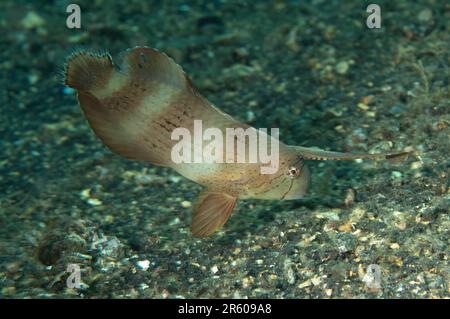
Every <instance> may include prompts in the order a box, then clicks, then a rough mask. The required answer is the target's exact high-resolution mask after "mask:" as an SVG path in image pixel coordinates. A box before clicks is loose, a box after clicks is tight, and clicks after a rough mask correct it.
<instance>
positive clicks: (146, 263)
mask: <svg viewBox="0 0 450 319" xmlns="http://www.w3.org/2000/svg"><path fill="white" fill-rule="evenodd" d="M137 266H138V267H139V268H140V269H142V270H143V271H147V269H148V268H149V267H150V261H148V260H147V259H145V260H139V261H138V262H137Z"/></svg>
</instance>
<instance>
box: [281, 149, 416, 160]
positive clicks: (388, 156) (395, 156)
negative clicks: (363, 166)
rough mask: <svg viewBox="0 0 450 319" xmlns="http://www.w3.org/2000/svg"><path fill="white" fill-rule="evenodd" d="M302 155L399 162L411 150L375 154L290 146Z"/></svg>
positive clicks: (305, 157)
mask: <svg viewBox="0 0 450 319" xmlns="http://www.w3.org/2000/svg"><path fill="white" fill-rule="evenodd" d="M290 147H291V148H293V149H294V150H295V151H296V152H297V153H298V154H299V155H300V156H301V157H303V158H304V159H309V160H319V161H322V160H324V161H326V160H334V161H339V160H353V159H359V158H361V159H365V158H367V159H378V160H379V159H385V160H387V161H389V163H391V164H399V163H402V162H404V161H406V160H407V159H408V155H409V154H410V152H398V153H375V154H354V153H341V152H333V151H325V150H322V149H319V148H313V147H302V146H290Z"/></svg>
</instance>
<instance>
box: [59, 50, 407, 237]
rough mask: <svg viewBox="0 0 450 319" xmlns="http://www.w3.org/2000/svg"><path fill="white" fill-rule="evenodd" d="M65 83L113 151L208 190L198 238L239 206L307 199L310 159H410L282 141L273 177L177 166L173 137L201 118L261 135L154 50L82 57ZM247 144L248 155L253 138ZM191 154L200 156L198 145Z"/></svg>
mask: <svg viewBox="0 0 450 319" xmlns="http://www.w3.org/2000/svg"><path fill="white" fill-rule="evenodd" d="M64 83H65V85H66V86H68V87H70V88H73V89H74V90H75V91H76V93H77V99H78V102H79V105H80V107H81V110H82V113H83V114H84V117H85V118H86V119H87V122H88V123H89V125H90V127H91V128H92V130H93V131H94V133H95V134H96V136H97V137H98V138H99V139H100V140H101V141H102V142H103V143H104V144H105V145H106V146H107V147H108V148H109V149H110V150H111V151H112V152H114V153H116V154H119V155H121V156H123V157H125V158H128V159H132V160H140V161H145V162H150V163H152V164H154V165H158V166H162V167H169V168H172V169H174V170H175V171H177V172H178V173H179V174H181V175H183V176H184V177H186V178H188V179H190V180H192V181H194V182H196V183H198V184H200V185H202V186H203V190H202V191H201V192H200V194H199V195H198V198H197V200H196V201H195V203H194V205H193V210H192V222H191V227H190V228H191V231H192V234H193V236H195V237H198V238H204V237H208V236H210V235H212V234H214V233H215V232H216V231H218V230H219V229H221V228H222V227H223V226H224V225H225V223H226V222H227V221H228V219H229V218H230V216H231V214H232V212H233V210H234V208H235V206H236V203H237V201H238V200H241V199H242V200H245V199H265V200H296V199H300V198H303V197H305V196H306V194H307V190H308V188H309V186H310V180H311V176H310V170H309V168H308V165H307V163H306V162H307V161H309V160H353V159H373V160H388V161H389V162H390V163H394V164H395V163H401V162H403V161H405V160H406V158H407V157H408V154H409V152H405V151H399V152H393V153H376V154H355V153H342V152H334V151H326V150H322V149H319V148H314V147H304V146H296V145H287V144H284V143H282V142H279V144H278V167H277V169H276V171H275V172H273V173H271V174H262V173H261V172H262V170H261V167H262V166H263V163H262V162H261V160H260V159H258V160H257V161H256V162H242V163H241V162H240V163H229V162H222V163H217V162H211V163H185V162H181V163H178V162H174V161H173V160H172V150H173V148H174V146H175V145H176V144H177V143H178V142H179V141H177V140H174V139H173V135H172V133H173V131H174V130H175V129H177V128H186V129H188V130H192V129H193V128H194V122H195V121H198V120H201V121H202V125H203V127H204V128H218V129H219V130H220V131H222V132H225V130H226V129H227V128H234V129H243V130H247V129H248V130H256V129H254V128H253V127H251V126H250V125H248V124H245V123H242V122H240V121H238V120H236V119H234V118H233V117H232V116H230V115H228V114H226V113H225V112H223V111H221V110H220V109H219V108H218V107H216V106H214V105H213V104H212V103H211V102H210V101H208V100H207V99H206V98H205V97H203V96H202V95H201V94H200V92H199V91H198V90H197V89H196V87H195V86H194V85H193V83H192V80H191V79H190V77H189V76H188V75H187V74H186V73H185V72H184V71H183V69H182V68H181V66H179V65H178V64H177V63H176V62H175V61H174V60H173V59H172V58H170V57H169V56H167V55H166V54H165V53H163V52H160V51H158V50H156V49H153V48H149V47H135V48H131V49H128V50H126V51H125V53H124V54H123V58H122V62H121V64H120V66H117V65H115V64H114V62H113V59H112V57H111V56H110V55H109V54H108V53H95V52H91V51H86V50H79V51H76V52H74V53H73V54H71V55H69V56H68V58H67V60H66V63H65V66H64ZM270 138H273V137H272V136H269V139H270ZM192 143H194V142H192ZM244 143H245V148H246V150H247V151H248V147H249V145H248V139H246V140H245V141H244ZM192 149H194V150H193V151H192V152H196V151H195V147H193V148H192ZM228 151H229V150H228V149H227V150H226V152H228ZM230 151H232V150H230ZM197 152H198V150H197ZM226 152H225V153H226ZM194 155H195V154H194Z"/></svg>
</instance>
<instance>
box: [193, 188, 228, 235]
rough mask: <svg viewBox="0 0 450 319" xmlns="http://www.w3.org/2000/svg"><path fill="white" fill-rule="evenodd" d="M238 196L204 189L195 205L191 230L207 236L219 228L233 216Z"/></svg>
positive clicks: (195, 233)
mask: <svg viewBox="0 0 450 319" xmlns="http://www.w3.org/2000/svg"><path fill="white" fill-rule="evenodd" d="M236 201H237V198H236V197H233V196H230V195H228V194H225V193H218V192H210V191H208V190H205V191H203V192H202V193H201V194H200V195H199V197H198V200H197V203H196V204H195V206H194V210H193V214H192V225H191V231H192V234H193V235H194V236H195V237H207V236H210V235H211V234H213V233H214V232H216V231H217V230H219V229H220V228H221V227H222V226H223V225H224V224H225V223H226V222H227V220H228V218H229V217H230V216H231V213H232V212H233V208H234V206H235V205H236Z"/></svg>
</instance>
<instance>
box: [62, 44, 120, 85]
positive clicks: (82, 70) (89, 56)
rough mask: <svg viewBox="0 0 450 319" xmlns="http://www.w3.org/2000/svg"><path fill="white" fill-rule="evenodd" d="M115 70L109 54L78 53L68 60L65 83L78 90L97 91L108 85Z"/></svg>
mask: <svg viewBox="0 0 450 319" xmlns="http://www.w3.org/2000/svg"><path fill="white" fill-rule="evenodd" d="M113 70H114V67H113V63H112V59H111V56H110V55H109V54H106V53H105V54H95V53H91V52H86V51H77V52H75V53H73V54H72V55H70V56H69V57H68V58H67V61H66V65H65V70H64V83H65V84H66V85H67V86H69V87H71V88H74V89H76V90H83V91H89V90H95V89H99V88H102V87H104V86H105V85H106V83H107V81H108V80H109V78H110V76H111V74H112V72H113Z"/></svg>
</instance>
